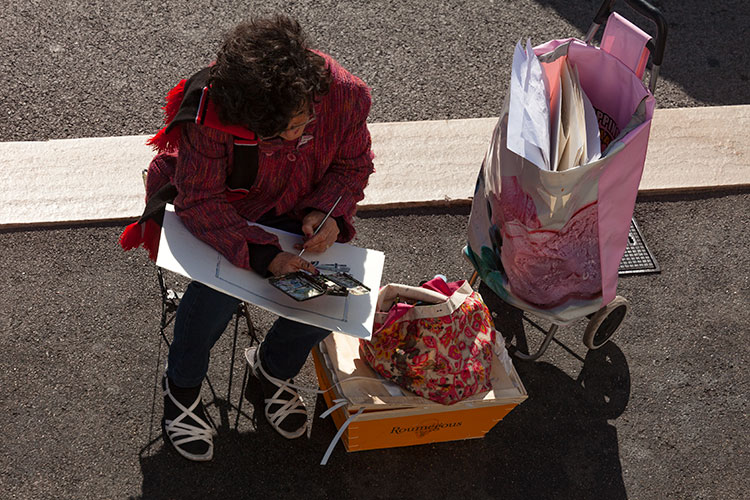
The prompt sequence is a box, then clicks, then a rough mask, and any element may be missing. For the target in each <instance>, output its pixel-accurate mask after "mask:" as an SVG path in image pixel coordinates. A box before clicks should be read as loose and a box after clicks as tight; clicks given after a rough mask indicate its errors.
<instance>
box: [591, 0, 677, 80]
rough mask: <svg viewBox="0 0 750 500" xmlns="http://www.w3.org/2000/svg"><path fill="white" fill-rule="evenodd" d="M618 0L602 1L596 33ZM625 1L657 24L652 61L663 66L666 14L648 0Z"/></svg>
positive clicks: (596, 22)
mask: <svg viewBox="0 0 750 500" xmlns="http://www.w3.org/2000/svg"><path fill="white" fill-rule="evenodd" d="M616 1H617V0H604V2H602V5H601V7H599V12H597V13H596V16H595V17H594V23H595V25H596V29H595V30H594V33H596V30H598V29H599V26H601V25H602V24H604V23H605V22H606V20H607V18H608V17H609V15H610V14H611V13H612V9H613V7H614V5H615V2H616ZM625 3H627V4H628V5H629V6H630V8H632V9H633V10H634V11H636V12H638V13H639V14H641V15H642V16H644V17H647V18H649V19H650V20H651V21H653V23H654V24H655V25H656V40H655V50H652V51H651V62H652V64H654V65H656V66H661V63H662V61H663V60H664V48H665V46H666V44H667V21H666V20H665V19H664V16H663V15H662V13H661V12H660V11H659V9H657V8H656V7H654V6H653V5H651V4H650V3H649V2H647V1H646V0H625ZM592 37H593V33H592Z"/></svg>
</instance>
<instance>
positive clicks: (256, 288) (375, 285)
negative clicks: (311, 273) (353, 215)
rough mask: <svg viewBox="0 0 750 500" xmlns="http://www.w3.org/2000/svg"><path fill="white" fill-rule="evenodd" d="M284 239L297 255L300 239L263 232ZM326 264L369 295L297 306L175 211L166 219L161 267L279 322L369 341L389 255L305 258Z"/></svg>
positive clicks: (347, 250)
mask: <svg viewBox="0 0 750 500" xmlns="http://www.w3.org/2000/svg"><path fill="white" fill-rule="evenodd" d="M261 227H263V229H265V230H266V231H268V232H270V233H273V234H275V235H276V236H278V238H279V243H280V244H281V247H282V249H284V250H286V251H289V252H294V251H295V250H294V244H295V243H300V242H301V237H300V236H299V235H295V234H291V233H287V232H284V231H280V230H278V229H273V228H268V227H265V226H261ZM305 258H307V259H308V260H311V261H312V260H317V261H319V262H320V263H321V264H344V265H346V266H348V267H349V268H350V271H349V274H350V275H352V276H353V277H354V278H356V279H358V280H359V281H361V282H362V283H364V284H365V285H366V286H367V287H368V288H370V290H371V291H370V293H369V294H367V295H352V294H349V295H348V296H346V297H333V296H322V297H316V298H314V299H310V300H307V301H304V302H297V301H295V300H294V299H292V298H291V297H288V296H287V295H286V294H284V293H283V292H281V291H280V290H278V289H276V288H274V287H273V286H271V285H270V284H269V283H268V280H266V279H264V278H262V277H261V276H260V275H258V274H257V273H256V272H254V271H249V270H246V269H241V268H238V267H236V266H234V265H233V264H231V263H230V262H229V261H228V260H226V259H225V258H224V257H223V256H222V255H221V254H220V253H219V252H217V251H216V250H214V249H213V248H211V247H210V246H209V245H207V244H205V243H203V242H202V241H200V240H198V239H197V238H196V237H195V236H193V235H192V234H191V233H190V232H189V231H188V230H187V228H186V227H185V226H184V225H183V224H182V221H180V218H179V217H178V216H177V214H175V212H174V207H173V206H172V205H167V209H166V210H165V213H164V223H163V225H162V232H161V240H160V242H159V255H158V257H157V259H156V265H158V266H160V267H163V268H164V269H168V270H170V271H173V272H175V273H178V274H181V275H183V276H186V277H188V278H190V279H192V280H195V281H200V282H201V283H204V284H205V285H208V286H210V287H211V288H214V289H216V290H219V291H222V292H224V293H226V294H228V295H231V296H233V297H237V298H238V299H241V300H244V301H245V302H248V303H250V304H254V305H256V306H258V307H261V308H263V309H266V310H268V311H270V312H272V313H274V314H278V315H279V316H284V317H285V318H289V319H292V320H295V321H300V322H303V323H307V324H310V325H315V326H318V327H320V328H327V329H330V330H331V331H334V332H341V333H345V334H348V335H352V336H354V337H359V338H370V336H371V335H372V326H373V321H374V319H375V307H376V304H377V299H378V291H379V289H380V280H381V278H382V273H383V263H384V261H385V255H384V254H383V253H382V252H379V251H377V250H369V249H365V248H358V247H354V246H351V245H345V244H341V243H334V245H333V246H332V247H331V248H329V249H328V250H327V251H326V252H324V253H321V254H310V255H308V254H305Z"/></svg>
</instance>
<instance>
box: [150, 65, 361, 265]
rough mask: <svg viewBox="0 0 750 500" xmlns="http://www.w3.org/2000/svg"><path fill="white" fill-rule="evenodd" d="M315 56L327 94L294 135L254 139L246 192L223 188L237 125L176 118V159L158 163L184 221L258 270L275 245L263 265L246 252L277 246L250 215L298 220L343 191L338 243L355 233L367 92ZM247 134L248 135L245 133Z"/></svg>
mask: <svg viewBox="0 0 750 500" xmlns="http://www.w3.org/2000/svg"><path fill="white" fill-rule="evenodd" d="M320 55H321V56H323V57H324V58H325V60H326V64H327V66H328V67H329V68H330V70H331V75H332V82H331V87H330V91H329V93H328V94H327V95H325V96H322V97H320V98H319V102H317V103H316V104H315V105H314V108H315V116H316V118H315V120H314V121H312V122H311V123H309V124H308V125H307V126H306V127H305V129H304V133H303V134H302V137H300V139H298V140H296V141H283V140H281V139H277V140H272V141H269V142H266V141H262V140H261V141H259V142H257V144H258V155H257V158H258V169H257V175H256V176H255V178H254V181H253V182H252V185H251V186H249V190H248V192H247V194H246V196H237V193H236V190H235V191H234V192H232V191H228V189H227V188H228V187H229V186H228V182H227V181H228V178H229V176H230V175H231V174H232V170H233V167H234V165H235V155H236V154H237V151H238V149H237V142H238V140H240V139H242V137H238V135H236V133H237V131H236V130H234V129H235V128H236V127H234V128H233V127H226V126H223V127H221V126H219V128H213V127H212V126H210V124H205V123H204V124H203V125H199V124H196V123H190V122H185V123H182V124H181V125H180V127H179V129H178V130H179V133H180V134H181V135H180V136H179V139H178V142H177V145H176V146H177V147H176V150H177V151H176V164H175V162H173V161H172V162H165V161H163V162H162V163H161V165H162V170H165V171H162V172H161V175H162V176H163V177H164V178H167V177H168V178H169V180H170V181H171V183H172V184H173V185H174V186H175V187H176V189H177V197H176V198H175V199H174V205H175V209H176V212H177V214H178V215H179V216H180V218H181V220H182V222H183V223H184V224H185V226H186V227H187V228H188V229H189V230H190V232H191V233H193V234H194V235H195V236H196V237H197V238H199V239H200V240H202V241H204V242H206V243H208V244H209V245H211V246H212V247H213V248H215V249H217V250H218V251H219V252H220V253H221V254H222V255H224V256H225V257H226V258H227V259H228V260H229V261H231V262H232V263H233V264H234V265H236V266H238V267H242V268H250V267H253V268H255V269H256V270H257V271H259V272H261V273H264V271H265V270H264V269H263V268H264V267H266V266H267V264H268V262H270V260H269V259H270V258H272V257H273V256H275V254H276V253H277V252H278V251H279V250H275V251H273V252H271V254H270V255H269V253H268V252H267V251H265V252H263V253H265V255H266V257H265V258H264V259H262V260H264V262H263V263H262V265H260V266H258V265H257V262H256V265H253V266H251V262H252V258H251V252H252V251H258V252H260V251H261V250H263V249H264V247H265V249H266V250H267V249H268V248H269V245H271V246H273V247H275V248H278V240H277V238H276V237H275V236H273V235H272V234H270V233H267V232H265V231H263V230H261V229H259V228H257V227H251V226H248V225H247V221H248V220H249V221H257V220H258V219H260V218H261V217H262V216H264V215H265V216H266V217H268V216H272V215H286V216H288V217H290V218H292V219H295V220H301V219H302V217H304V215H305V214H306V213H307V212H309V211H310V210H312V209H317V210H320V211H321V212H328V210H329V209H330V208H331V206H333V203H334V202H335V201H336V199H337V198H338V197H339V196H341V197H342V198H341V201H340V202H339V204H338V206H337V207H336V210H335V211H334V212H333V214H332V217H335V218H336V220H337V222H338V223H339V228H340V229H341V232H340V234H339V238H338V241H340V242H346V241H349V240H351V239H352V238H353V237H354V234H355V230H354V226H353V225H352V218H353V216H354V214H355V212H356V204H357V202H359V201H361V200H362V199H363V198H364V188H365V186H366V185H367V181H368V178H369V176H370V174H372V173H373V172H374V168H373V162H372V160H373V154H372V151H371V140H370V133H369V131H368V129H367V123H366V120H367V116H368V113H369V110H370V104H371V98H370V90H369V88H368V87H367V86H366V85H365V83H364V82H362V80H360V79H359V78H357V77H355V76H353V75H352V74H351V73H349V72H348V71H346V70H345V69H344V68H343V67H342V66H341V65H339V64H338V63H337V62H336V61H335V60H333V59H332V58H331V57H330V56H328V55H326V54H322V53H321V54H320ZM168 106H169V103H168ZM220 128H223V129H224V130H221V129H220ZM231 132H235V134H233V133H231ZM246 132H249V131H246ZM250 134H252V133H250ZM252 135H253V137H254V134H252ZM173 137H174V136H173ZM247 137H250V135H247V134H245V138H247ZM159 140H162V144H161V147H162V148H164V149H170V148H169V146H168V145H167V142H166V140H165V138H164V137H161V138H159V136H158V135H157V136H156V137H155V138H154V140H153V141H152V142H155V143H157V144H158V141H159ZM251 142H253V141H251ZM172 155H174V152H173V153H172ZM162 156H163V155H162ZM158 158H159V157H158V156H157V159H158ZM155 163H156V159H155ZM152 167H154V165H153V164H152ZM172 170H173V171H172ZM149 177H151V172H150V173H149ZM149 184H151V179H149ZM149 194H150V193H149ZM242 194H243V195H244V192H243V193H242ZM256 261H257V259H256ZM259 267H260V269H259Z"/></svg>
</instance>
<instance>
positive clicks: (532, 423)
mask: <svg viewBox="0 0 750 500" xmlns="http://www.w3.org/2000/svg"><path fill="white" fill-rule="evenodd" d="M483 297H484V298H485V302H486V303H487V305H488V306H489V307H490V309H491V310H492V311H493V312H495V313H496V319H495V321H496V327H497V328H498V329H499V330H500V331H501V332H502V333H504V334H506V335H510V334H512V333H513V332H512V331H511V330H513V329H516V331H515V334H518V333H519V331H518V330H517V329H518V328H523V325H524V322H523V320H522V319H521V316H520V311H518V310H512V309H509V308H508V306H507V305H506V304H505V303H502V301H499V299H496V298H493V296H492V294H490V293H486V291H485V293H483ZM493 299H494V300H493ZM514 364H515V366H516V369H517V371H518V373H519V375H520V377H521V380H522V381H523V383H524V385H525V387H526V390H527V392H528V399H527V400H526V401H525V402H523V403H522V404H520V405H519V406H517V407H516V408H515V409H514V410H513V411H511V412H510V413H509V414H508V415H507V416H506V417H505V418H504V419H503V420H502V421H501V422H499V423H497V424H496V425H495V426H494V428H492V430H490V431H489V432H488V433H487V434H486V436H485V437H484V439H473V440H466V441H452V442H446V443H434V444H428V445H422V446H412V447H404V448H390V449H382V450H373V451H364V452H356V453H347V452H346V451H344V447H343V444H341V443H339V444H338V445H337V446H336V448H335V449H334V452H333V454H332V455H331V458H330V460H329V463H328V465H327V466H325V467H321V466H320V465H319V462H320V459H321V458H322V456H323V454H324V453H325V450H326V448H327V447H328V445H329V443H330V442H331V440H332V439H333V438H334V436H335V434H336V428H335V426H334V425H333V423H332V421H331V419H330V417H329V418H328V419H326V420H320V418H318V417H319V416H320V415H321V413H322V412H323V411H325V402H324V401H323V398H322V396H318V398H317V401H315V403H313V401H310V399H308V401H310V405H309V407H308V409H309V410H310V411H311V412H314V417H313V419H312V431H311V434H310V436H309V437H307V438H301V439H299V440H294V441H287V440H285V439H283V438H280V437H279V436H278V435H276V433H275V432H274V431H273V430H271V429H270V427H269V426H268V425H264V424H265V422H263V420H262V417H260V419H258V418H254V422H253V423H252V425H248V423H247V421H245V424H244V425H241V426H240V427H241V428H242V429H241V430H240V431H237V430H233V429H231V428H230V427H225V426H222V427H223V428H222V429H220V433H219V435H218V436H217V439H216V445H217V454H216V457H215V458H214V460H213V461H212V462H210V463H206V464H194V463H189V462H187V461H186V460H184V459H182V458H181V457H179V456H177V455H176V453H174V452H172V451H171V450H169V449H168V447H167V446H160V445H158V444H157V445H156V446H155V447H152V448H151V451H150V452H149V453H144V454H142V456H141V460H140V461H141V471H142V474H143V485H142V496H143V498H193V497H206V496H212V497H222V498H228V497H232V498H236V497H244V496H251V495H257V494H263V495H264V496H266V497H269V498H275V497H280V496H283V497H290V496H302V497H305V498H338V497H339V496H340V495H346V496H347V497H352V498H400V497H403V496H404V495H405V492H406V491H408V492H410V493H409V496H410V497H414V498H428V497H430V498H432V497H439V498H465V497H469V498H504V499H514V498H519V499H521V498H523V499H527V498H576V499H581V498H597V499H598V498H607V499H620V498H626V491H625V486H624V482H623V478H622V469H621V465H620V460H619V447H618V439H617V430H616V428H615V427H614V426H613V425H611V424H610V423H609V422H608V420H609V419H615V418H617V417H618V416H619V415H620V414H622V412H623V411H624V410H625V407H626V405H627V403H628V399H629V396H630V374H629V370H628V365H627V361H626V359H625V356H624V355H623V353H622V351H620V349H619V348H618V347H617V346H616V345H615V344H614V343H612V342H609V343H608V344H606V345H605V346H603V347H602V348H600V349H598V350H596V351H589V353H588V354H587V355H586V357H585V359H584V360H583V364H582V369H581V370H580V372H579V374H578V375H577V376H576V378H572V377H571V376H569V375H568V374H566V373H565V372H563V371H562V370H560V369H559V368H557V367H556V366H554V365H552V364H550V363H548V362H544V361H541V362H522V361H514ZM306 370H307V371H311V367H310V366H307V367H306ZM308 375H309V376H310V377H311V378H310V380H308V383H310V384H312V383H314V375H313V374H312V373H309V374H308ZM251 408H252V409H251ZM247 411H248V412H250V414H251V415H252V416H253V417H255V416H256V415H260V414H261V412H262V409H260V408H257V407H254V408H253V405H248V409H247ZM290 478H293V479H291V480H290ZM405 488H406V489H405Z"/></svg>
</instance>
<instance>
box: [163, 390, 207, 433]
mask: <svg viewBox="0 0 750 500" xmlns="http://www.w3.org/2000/svg"><path fill="white" fill-rule="evenodd" d="M164 395H165V396H168V397H169V399H170V400H171V401H172V403H173V404H174V405H175V406H176V407H177V409H178V410H180V412H181V413H180V415H179V416H178V417H177V418H175V419H174V420H167V419H165V420H164V427H165V429H166V431H167V434H169V439H170V440H171V441H172V444H174V445H175V446H178V445H181V444H185V443H189V442H191V441H199V440H200V441H205V442H206V443H208V444H209V446H211V447H213V435H214V434H215V432H216V431H215V430H214V428H213V427H212V426H211V425H210V424H209V423H208V422H206V421H205V420H203V419H202V418H201V417H199V416H198V415H197V414H195V412H194V410H195V409H196V408H198V406H199V405H200V404H201V396H200V394H198V397H197V398H195V401H193V404H191V405H190V407H185V405H183V404H182V403H180V402H179V401H178V400H177V398H175V397H174V395H173V394H172V391H170V390H169V383H168V382H167V383H166V384H165V389H164ZM187 418H191V419H193V421H194V422H195V423H197V424H198V425H193V424H190V423H187V422H183V420H185V419H187Z"/></svg>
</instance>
